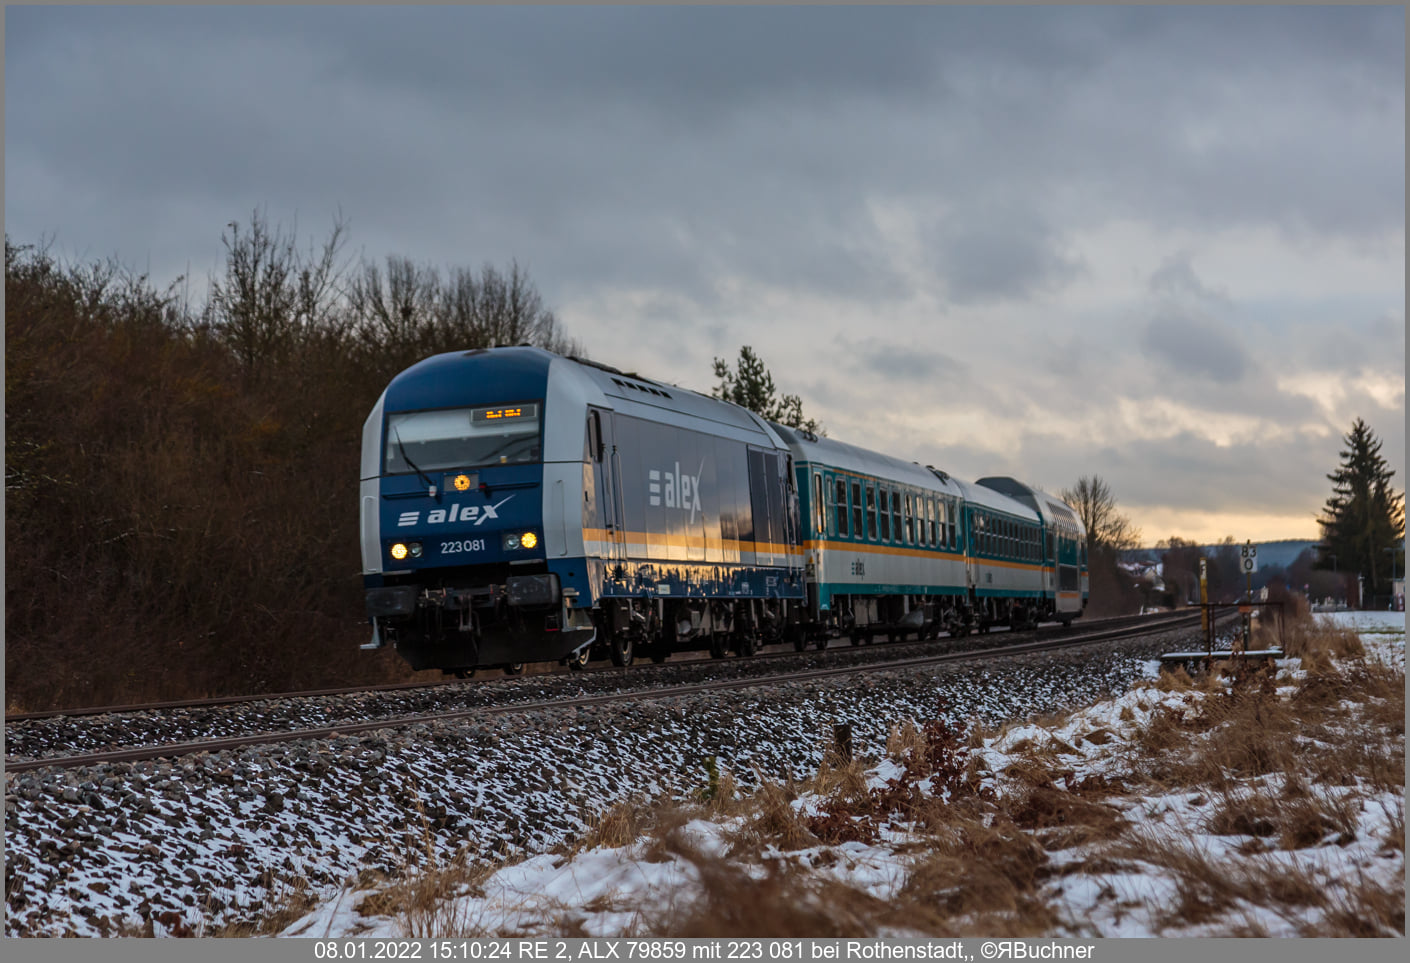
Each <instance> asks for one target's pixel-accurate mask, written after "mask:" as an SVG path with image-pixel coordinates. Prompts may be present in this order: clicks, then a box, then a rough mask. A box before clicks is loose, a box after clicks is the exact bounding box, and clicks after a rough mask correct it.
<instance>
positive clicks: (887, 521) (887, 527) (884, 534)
mask: <svg viewBox="0 0 1410 963" xmlns="http://www.w3.org/2000/svg"><path fill="white" fill-rule="evenodd" d="M880 492H881V540H882V541H883V542H889V541H891V518H890V515H889V514H888V513H887V511H886V501H887V499H888V498H889V497H890V496H889V495H888V494H887V492H886V489H884V488H882V489H880ZM896 534H898V535H899V534H900V532H897V533H896Z"/></svg>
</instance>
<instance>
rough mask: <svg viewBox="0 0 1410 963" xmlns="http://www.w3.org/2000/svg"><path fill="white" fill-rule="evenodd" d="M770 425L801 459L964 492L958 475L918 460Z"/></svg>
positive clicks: (939, 488) (771, 423) (920, 484)
mask: <svg viewBox="0 0 1410 963" xmlns="http://www.w3.org/2000/svg"><path fill="white" fill-rule="evenodd" d="M769 425H770V426H771V427H772V428H773V430H774V432H775V433H776V434H777V435H778V436H779V437H780V438H782V439H783V440H784V442H785V443H786V444H787V445H788V447H789V448H790V449H792V451H793V457H794V459H795V460H796V461H798V462H818V463H820V464H824V465H827V466H828V467H831V468H840V469H841V470H843V471H848V472H854V473H856V474H859V475H875V476H877V477H879V478H885V479H886V480H888V481H895V482H900V483H902V484H905V485H914V486H916V487H917V488H924V489H928V490H930V491H939V492H944V493H946V494H948V495H959V494H960V489H959V488H958V487H957V486H956V484H955V481H954V479H952V478H951V477H950V476H949V475H948V474H946V473H945V472H942V471H940V470H939V469H935V468H929V467H922V466H921V465H919V464H917V463H916V462H913V461H905V460H904V459H901V458H895V457H893V456H891V455H883V454H881V453H880V452H877V451H870V450H868V449H866V448H859V447H858V446H856V445H849V444H847V443H846V442H845V441H837V440H836V439H833V438H823V437H819V436H818V435H815V434H813V433H812V432H811V431H804V430H802V429H800V428H789V427H787V426H786V425H780V424H778V423H776V422H772V421H771V422H769Z"/></svg>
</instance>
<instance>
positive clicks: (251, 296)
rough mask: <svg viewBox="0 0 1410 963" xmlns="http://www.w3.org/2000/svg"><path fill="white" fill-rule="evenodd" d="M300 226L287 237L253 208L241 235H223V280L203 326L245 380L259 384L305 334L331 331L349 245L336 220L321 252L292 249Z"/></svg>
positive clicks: (235, 226)
mask: <svg viewBox="0 0 1410 963" xmlns="http://www.w3.org/2000/svg"><path fill="white" fill-rule="evenodd" d="M297 231H298V228H297V223H296V224H295V227H294V229H293V230H292V231H291V232H290V233H289V234H288V235H286V234H285V233H284V231H283V228H282V227H281V226H280V225H278V224H275V225H273V226H271V225H270V223H269V221H268V219H267V218H266V216H265V215H264V213H263V212H262V211H260V210H259V209H258V208H256V209H255V210H254V212H253V213H252V214H251V215H250V223H249V225H248V226H246V227H244V228H243V229H242V226H241V225H240V224H239V222H237V221H231V222H230V223H229V224H227V225H226V230H225V231H224V232H222V233H221V242H222V243H223V244H224V245H225V273H224V275H223V276H221V277H213V278H212V279H211V284H210V295H209V298H208V300H207V303H206V310H205V319H206V322H207V324H208V325H209V326H210V327H211V328H212V329H214V330H215V331H216V332H217V333H218V334H219V336H220V338H221V339H222V340H223V341H224V342H225V343H226V344H227V345H228V346H229V348H230V349H231V350H232V351H233V352H234V354H235V357H236V359H237V360H238V361H239V362H240V365H241V367H242V368H244V370H245V372H246V375H247V376H258V375H259V373H260V371H261V370H262V369H263V368H264V367H266V366H267V365H268V364H270V363H271V362H274V361H278V360H282V359H283V358H284V357H285V356H286V355H287V353H288V351H289V349H290V348H291V347H292V346H293V345H294V344H295V343H297V342H298V341H299V339H300V338H301V337H303V336H305V335H307V334H308V333H310V332H312V331H314V330H316V329H318V328H319V327H320V326H321V325H324V324H326V323H329V322H330V320H331V319H332V316H333V315H332V312H333V308H334V305H335V303H336V301H337V298H338V282H339V279H340V276H341V273H342V267H341V266H340V265H339V264H338V254H339V252H340V250H341V249H342V246H343V243H344V241H345V240H346V234H347V225H346V222H345V221H344V220H343V218H342V214H341V212H339V214H338V216H337V217H336V218H335V219H334V221H333V228H332V230H331V231H330V232H329V235H328V238H327V240H326V241H324V242H323V245H322V247H321V249H314V248H313V247H312V246H310V249H309V251H308V253H307V254H304V253H302V252H300V251H299V248H298V246H297V240H296V236H297Z"/></svg>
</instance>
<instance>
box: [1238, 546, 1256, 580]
mask: <svg viewBox="0 0 1410 963" xmlns="http://www.w3.org/2000/svg"><path fill="white" fill-rule="evenodd" d="M1239 554H1240V556H1241V557H1240V559H1239V569H1240V571H1243V572H1247V573H1248V574H1250V575H1252V574H1253V573H1254V572H1256V571H1258V546H1257V545H1255V544H1253V542H1246V543H1245V544H1244V546H1243V548H1241V549H1239Z"/></svg>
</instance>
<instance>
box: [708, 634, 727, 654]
mask: <svg viewBox="0 0 1410 963" xmlns="http://www.w3.org/2000/svg"><path fill="white" fill-rule="evenodd" d="M724 657H725V637H724V636H722V635H721V634H720V633H718V632H715V633H714V634H712V635H711V636H710V658H712V659H723V658H724Z"/></svg>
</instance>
